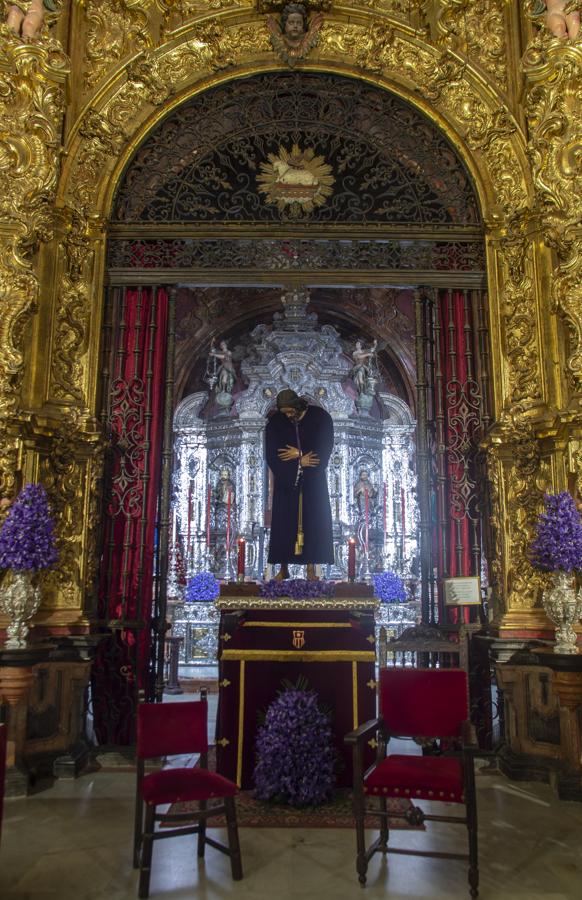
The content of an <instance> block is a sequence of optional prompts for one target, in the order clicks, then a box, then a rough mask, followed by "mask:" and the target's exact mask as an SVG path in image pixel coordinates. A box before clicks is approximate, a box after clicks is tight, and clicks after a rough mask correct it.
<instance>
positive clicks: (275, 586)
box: [260, 578, 333, 600]
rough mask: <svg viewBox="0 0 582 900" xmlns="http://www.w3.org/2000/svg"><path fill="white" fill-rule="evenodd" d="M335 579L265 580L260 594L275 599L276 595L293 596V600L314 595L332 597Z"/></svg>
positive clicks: (309, 597)
mask: <svg viewBox="0 0 582 900" xmlns="http://www.w3.org/2000/svg"><path fill="white" fill-rule="evenodd" d="M332 595H333V581H307V580H306V579H305V578H284V579H282V580H281V581H277V580H276V579H272V580H271V581H265V582H263V584H261V587H260V596H261V597H268V598H269V599H270V600H274V599H275V598H276V597H291V598H292V599H293V600H309V599H311V598H313V597H331V596H332Z"/></svg>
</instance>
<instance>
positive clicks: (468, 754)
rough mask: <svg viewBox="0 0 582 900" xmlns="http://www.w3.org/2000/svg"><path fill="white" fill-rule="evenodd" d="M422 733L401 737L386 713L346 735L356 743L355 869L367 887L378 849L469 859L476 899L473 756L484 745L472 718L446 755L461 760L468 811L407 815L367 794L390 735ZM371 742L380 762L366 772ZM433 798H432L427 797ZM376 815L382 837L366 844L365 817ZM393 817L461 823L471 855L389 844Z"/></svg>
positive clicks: (416, 822) (418, 821)
mask: <svg viewBox="0 0 582 900" xmlns="http://www.w3.org/2000/svg"><path fill="white" fill-rule="evenodd" d="M410 737H413V738H414V737H419V736H415V735H397V734H393V733H391V732H390V731H389V729H388V728H387V726H386V723H385V722H384V720H383V718H382V717H381V716H378V717H377V718H375V719H370V720H369V721H368V722H365V723H364V724H363V725H360V727H359V728H356V729H355V730H354V731H351V732H349V734H347V735H346V736H345V738H344V741H345V743H346V744H348V745H349V746H351V748H352V753H353V772H354V791H353V809H354V818H355V823H356V844H357V858H356V869H357V872H358V880H359V882H360V885H361V886H362V887H365V885H366V873H367V870H368V863H369V862H370V859H371V858H372V856H373V855H374V853H377V852H381V853H399V854H404V855H409V856H427V857H432V858H436V859H460V860H464V861H466V862H468V863H469V871H468V881H469V889H470V893H471V897H477V896H478V894H479V860H478V840H477V798H476V789H475V766H474V759H475V756H476V755H477V754H478V753H479V748H478V746H477V744H476V741H475V736H474V729H473V726H472V725H471V723H470V722H469V721H465V722H464V723H463V730H462V737H461V740H460V746H459V747H458V749H454V750H453V749H450V750H446V751H445V752H443V753H442V755H443V756H454V757H456V758H458V759H460V760H461V763H462V769H463V781H464V800H465V803H464V805H465V813H466V814H465V815H464V816H449V815H437V814H427V813H425V812H424V811H423V810H422V809H420V808H419V807H417V806H413V807H412V809H409V810H407V811H405V812H402V813H389V812H388V809H387V798H385V797H381V796H379V797H378V798H377V799H378V801H379V809H378V808H377V807H373V806H371V805H369V804H367V795H366V794H365V793H364V780H365V778H366V777H367V775H368V774H369V773H371V772H372V770H373V769H374V768H375V766H376V765H377V764H378V763H379V762H381V761H382V759H384V757H385V756H386V750H387V747H388V743H389V741H390V739H391V738H410ZM422 738H423V740H424V739H425V738H429V739H434V740H440V739H444V740H446V741H447V742H450V740H451V739H450V737H449V736H448V735H446V736H445V735H439V734H434V735H423V736H422ZM372 740H375V741H376V744H377V757H376V761H375V762H374V763H373V764H372V765H371V766H369V768H368V769H366V770H365V771H364V746H365V744H366V743H370V742H371V741H372ZM428 802H430V801H428ZM367 815H368V816H377V817H378V818H379V819H380V835H379V837H378V838H377V839H376V840H375V841H374V842H373V843H372V844H370V846H369V847H366V835H365V825H364V822H365V817H366V816H367ZM390 817H392V818H402V819H405V820H406V821H407V822H408V823H409V824H410V825H422V824H423V823H424V822H425V821H433V822H449V823H453V824H458V825H466V827H467V836H468V852H467V853H444V852H437V851H431V850H426V851H424V850H422V851H421V850H413V849H407V848H400V847H389V846H388V841H389V836H390V832H389V820H390Z"/></svg>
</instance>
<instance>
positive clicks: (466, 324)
mask: <svg viewBox="0 0 582 900" xmlns="http://www.w3.org/2000/svg"><path fill="white" fill-rule="evenodd" d="M471 303H472V297H471V293H470V292H467V291H452V290H443V291H439V295H438V308H437V311H436V322H435V325H436V327H435V355H436V360H435V373H436V375H435V379H434V388H435V419H436V448H437V450H436V452H437V455H438V457H439V458H438V462H437V466H436V469H437V472H438V476H440V484H439V486H438V487H437V489H436V490H435V497H436V503H435V508H436V522H435V532H433V533H434V534H435V542H434V543H435V546H434V551H435V559H436V562H437V569H438V584H439V585H441V584H442V579H443V578H447V577H455V576H462V575H479V574H480V566H481V521H480V515H481V512H480V495H481V485H480V484H479V474H478V469H477V463H476V459H477V452H478V442H479V438H480V436H481V433H482V415H483V397H482V396H481V390H480V387H479V383H478V380H477V375H476V369H477V358H476V355H477V353H478V352H479V349H478V335H477V332H476V328H475V327H474V325H475V320H474V315H473V312H474V311H473V310H472V307H471ZM438 476H437V477H438ZM441 594H442V592H439V619H440V621H446V620H447V618H448V619H450V620H456V619H457V618H458V616H457V610H454V609H452V610H448V611H447V612H448V615H446V614H445V609H444V599H443V597H442V596H441ZM464 612H465V618H466V619H468V610H466V609H465V611H464Z"/></svg>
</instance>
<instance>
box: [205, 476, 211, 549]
mask: <svg viewBox="0 0 582 900" xmlns="http://www.w3.org/2000/svg"><path fill="white" fill-rule="evenodd" d="M211 499H212V488H211V487H210V485H208V492H207V497H206V546H207V547H210V501H211Z"/></svg>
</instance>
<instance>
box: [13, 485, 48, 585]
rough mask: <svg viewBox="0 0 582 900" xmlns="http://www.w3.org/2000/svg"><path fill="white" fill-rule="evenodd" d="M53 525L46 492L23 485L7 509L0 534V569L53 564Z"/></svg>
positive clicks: (28, 568) (40, 566)
mask: <svg viewBox="0 0 582 900" xmlns="http://www.w3.org/2000/svg"><path fill="white" fill-rule="evenodd" d="M57 558H58V553H57V548H56V543H55V535H54V524H53V519H52V516H51V514H50V511H49V505H48V498H47V495H46V491H45V489H44V488H43V486H42V485H41V484H27V485H25V486H24V487H23V489H22V490H21V491H20V493H19V495H18V497H17V498H16V500H15V501H14V503H13V504H12V506H11V507H10V509H9V511H8V515H7V517H6V520H5V522H4V525H3V526H2V530H1V531H0V567H1V568H3V569H15V570H17V571H23V570H33V571H35V572H36V571H37V570H38V569H46V568H47V567H48V566H51V565H52V564H53V563H54V562H56V561H57Z"/></svg>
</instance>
